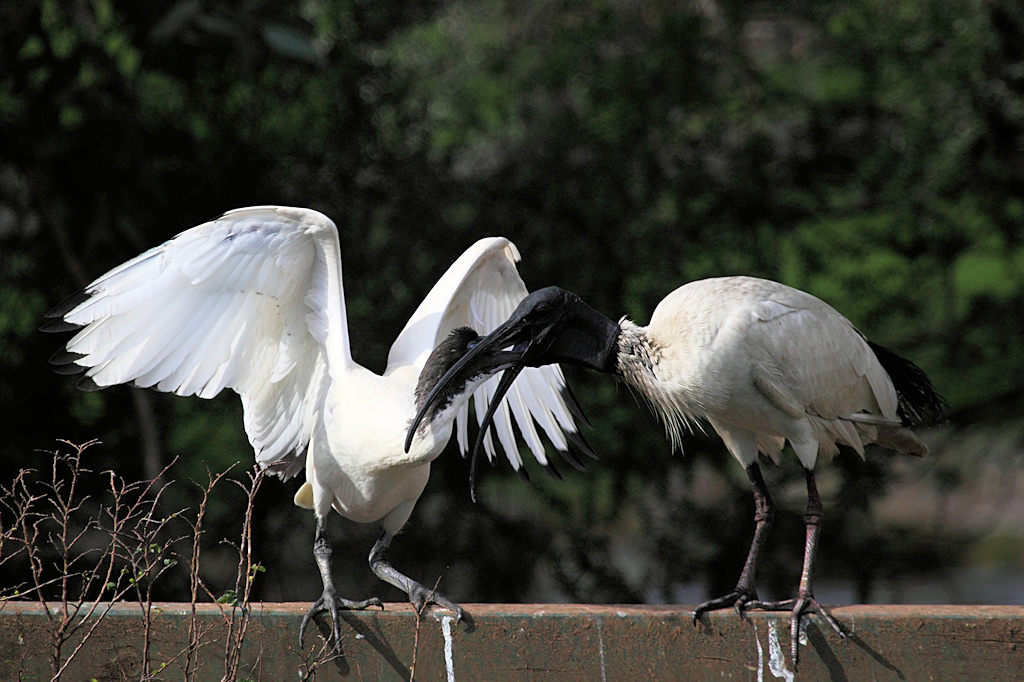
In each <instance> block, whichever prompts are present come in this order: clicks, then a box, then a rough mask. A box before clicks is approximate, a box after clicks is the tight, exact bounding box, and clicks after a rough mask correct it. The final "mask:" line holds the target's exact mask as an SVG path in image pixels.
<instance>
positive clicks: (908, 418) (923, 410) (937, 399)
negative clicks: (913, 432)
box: [868, 341, 949, 426]
mask: <svg viewBox="0 0 1024 682" xmlns="http://www.w3.org/2000/svg"><path fill="white" fill-rule="evenodd" d="M868 345H869V346H870V347H871V350H872V351H873V352H874V353H875V357H876V358H878V362H880V363H881V364H882V368H883V369H884V370H885V371H886V372H887V373H888V374H889V378H890V379H891V380H892V385H893V387H894V388H895V389H896V396H897V398H898V400H899V415H900V417H901V418H902V419H903V421H904V422H905V423H906V424H907V425H908V426H928V425H931V424H940V423H942V422H943V421H945V418H946V417H945V411H946V408H947V407H948V406H949V405H948V403H946V400H945V399H944V398H943V397H942V396H940V395H939V394H938V393H937V392H936V391H935V388H934V387H932V382H931V380H930V379H929V378H928V375H926V374H925V373H924V370H922V369H921V368H920V367H918V366H917V365H915V364H914V363H913V362H911V361H910V360H907V359H906V358H904V357H901V356H900V355H897V354H896V353H894V352H892V351H891V350H889V349H888V348H886V347H885V346H880V345H879V344H877V343H872V342H871V341H868Z"/></svg>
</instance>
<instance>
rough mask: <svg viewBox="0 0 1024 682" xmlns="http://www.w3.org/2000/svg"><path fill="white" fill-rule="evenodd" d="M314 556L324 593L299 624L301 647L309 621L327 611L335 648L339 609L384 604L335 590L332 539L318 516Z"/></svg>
mask: <svg viewBox="0 0 1024 682" xmlns="http://www.w3.org/2000/svg"><path fill="white" fill-rule="evenodd" d="M313 557H314V558H315V559H316V565H317V568H319V569H320V579H321V580H322V581H323V584H324V591H323V594H321V595H320V598H319V599H317V600H316V601H315V602H314V603H313V605H312V606H310V607H309V610H308V611H306V615H305V616H304V617H303V619H302V625H300V626H299V648H302V640H303V638H304V636H305V634H306V626H307V625H309V621H310V620H312V619H313V617H314V616H317V615H319V614H321V613H324V612H325V611H326V612H327V613H329V614H331V622H332V624H333V627H332V632H333V634H334V648H335V649H338V648H339V647H340V646H341V618H340V616H339V615H338V609H339V608H342V609H365V608H367V607H368V606H379V607H380V608H381V609H382V610H383V609H384V604H382V603H381V601H380V599H378V598H377V597H372V598H370V599H364V600H363V601H350V600H348V599H342V598H341V597H339V596H338V595H337V594H336V593H335V591H334V579H333V578H332V577H331V541H330V540H329V539H328V538H327V529H326V519H324V518H322V517H320V516H318V517H317V518H316V538H315V539H314V541H313Z"/></svg>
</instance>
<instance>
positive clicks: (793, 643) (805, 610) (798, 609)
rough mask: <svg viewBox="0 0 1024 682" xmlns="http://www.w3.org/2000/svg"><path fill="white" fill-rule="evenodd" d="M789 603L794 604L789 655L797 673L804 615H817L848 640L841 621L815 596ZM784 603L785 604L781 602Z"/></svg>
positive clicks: (809, 595) (790, 627) (810, 595)
mask: <svg viewBox="0 0 1024 682" xmlns="http://www.w3.org/2000/svg"><path fill="white" fill-rule="evenodd" d="M787 601H788V602H790V603H792V604H793V615H792V616H791V617H790V619H789V653H790V656H791V657H792V659H793V670H794V671H795V670H796V668H797V665H798V664H799V662H800V649H799V644H800V618H801V617H803V616H804V615H807V614H811V613H816V614H818V615H819V616H821V617H822V619H823V620H824V621H825V622H826V623H828V624H829V625H830V626H831V627H832V629H833V630H835V631H836V634H838V635H839V637H840V639H843V640H845V639H846V638H847V636H848V635H847V633H846V630H844V629H843V626H842V625H840V624H839V621H837V620H836V619H835V617H834V616H833V615H832V613H831V612H830V611H829V610H828V609H827V608H825V607H824V606H822V605H821V604H820V603H819V602H818V600H817V599H815V598H814V595H812V594H808V595H804V596H801V597H800V598H799V599H789V600H787ZM779 603H780V604H781V603H784V602H779Z"/></svg>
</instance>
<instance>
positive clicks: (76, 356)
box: [49, 348, 85, 372]
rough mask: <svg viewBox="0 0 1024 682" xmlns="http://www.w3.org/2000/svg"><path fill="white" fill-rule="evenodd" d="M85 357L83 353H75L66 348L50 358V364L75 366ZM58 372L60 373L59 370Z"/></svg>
mask: <svg viewBox="0 0 1024 682" xmlns="http://www.w3.org/2000/svg"><path fill="white" fill-rule="evenodd" d="M84 357H85V355H84V354H83V353H75V352H74V351H69V350H66V349H64V348H61V349H60V350H58V351H57V352H56V353H54V354H53V355H51V356H50V360H49V362H50V364H51V365H71V364H74V363H75V362H78V361H79V360H81V359H82V358H84ZM56 371H58V372H59V371H60V370H59V369H57V370H56Z"/></svg>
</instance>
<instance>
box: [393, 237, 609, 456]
mask: <svg viewBox="0 0 1024 682" xmlns="http://www.w3.org/2000/svg"><path fill="white" fill-rule="evenodd" d="M519 260H520V256H519V251H518V249H516V247H515V244H513V243H512V242H510V241H509V240H507V239H505V238H503V237H489V238H486V239H481V240H480V241H478V242H476V243H475V244H473V245H472V246H470V247H469V248H468V249H466V251H465V252H464V253H463V254H462V255H461V256H459V258H458V260H456V261H455V262H454V263H452V265H451V267H450V268H448V271H447V272H445V273H444V275H443V276H442V277H441V279H439V280H438V281H437V284H435V285H434V287H433V289H431V290H430V293H428V294H427V296H426V298H424V299H423V302H422V303H421V304H420V305H419V307H418V308H417V309H416V312H414V313H413V315H412V317H411V318H410V319H409V322H408V323H407V324H406V325H405V328H404V329H403V330H402V333H401V334H399V335H398V338H397V339H396V340H395V342H394V344H393V345H392V346H391V352H390V353H389V354H388V372H391V371H393V370H394V369H395V368H397V367H401V366H405V365H414V366H416V367H417V368H419V369H422V368H423V365H424V363H425V362H426V360H427V357H428V356H429V355H430V352H431V350H433V349H434V347H435V346H437V345H438V344H439V343H440V342H441V341H442V340H443V339H444V338H445V337H446V336H447V335H448V333H449V332H450V331H451V330H452V329H455V328H456V327H460V326H468V327H472V328H473V329H474V330H475V331H476V332H477V333H479V334H480V335H481V336H484V335H487V334H489V333H490V332H492V331H493V330H494V329H495V328H496V327H498V326H499V325H500V324H501V323H503V322H504V321H505V320H507V319H508V317H509V316H510V315H511V314H512V313H513V311H515V309H516V306H517V305H518V304H519V302H520V301H521V300H523V299H524V298H525V297H526V294H527V290H526V285H525V284H524V283H523V280H522V278H521V277H520V276H519V272H518V270H516V263H517V262H519ZM499 381H500V376H495V377H492V378H491V379H488V380H487V381H486V382H485V383H484V384H482V385H481V386H480V388H478V389H477V390H476V392H475V393H474V394H473V402H474V406H475V410H476V415H477V421H478V422H479V421H481V420H482V418H483V415H484V413H485V412H486V411H487V405H488V404H489V403H490V401H491V398H492V397H493V396H494V392H495V389H496V387H497V385H498V382H499ZM574 413H578V410H577V409H576V408H575V403H574V402H573V398H572V396H571V394H570V393H569V392H568V388H567V387H566V383H565V379H564V377H563V376H562V370H561V369H560V368H559V367H558V365H548V366H545V367H539V368H527V369H524V370H523V372H522V373H521V374H520V375H519V377H518V378H517V379H516V381H515V383H514V384H513V385H512V388H511V389H510V390H509V392H508V393H507V394H506V396H505V398H504V399H503V400H502V402H501V405H500V407H499V408H498V410H497V411H496V412H495V415H494V425H495V429H496V431H497V434H498V440H499V441H501V445H502V447H503V449H504V450H505V456H506V457H507V458H508V460H509V462H510V463H511V464H512V468H513V469H515V470H516V471H519V470H520V468H521V467H522V464H523V462H522V459H521V458H520V456H519V447H518V444H517V442H516V436H515V432H514V430H513V427H512V424H513V419H514V420H515V424H516V426H518V427H519V431H520V433H521V434H522V436H523V439H524V440H525V441H526V444H527V446H528V447H529V448H530V451H531V452H532V453H533V455H534V457H536V458H537V461H538V462H540V463H541V464H542V465H544V466H550V463H549V462H548V459H547V457H546V456H545V454H544V443H543V442H542V441H541V438H540V435H539V432H538V430H537V424H539V425H540V427H541V429H542V430H543V431H544V433H545V434H547V437H548V438H549V439H550V440H551V443H552V444H553V445H554V446H555V448H556V449H558V450H559V451H561V452H563V453H565V455H566V459H567V461H569V462H570V463H573V464H574V465H576V461H575V459H573V458H572V457H571V456H569V442H570V441H571V442H573V443H575V444H577V445H579V446H581V447H582V448H583V449H584V450H586V451H589V449H588V448H586V445H585V443H583V442H582V439H581V438H580V436H579V434H578V428H577V426H576V424H575V422H574V420H573V414H574ZM468 425H469V403H468V402H467V403H465V404H464V405H463V406H462V408H461V409H460V410H459V411H458V414H457V416H456V434H457V439H458V442H459V448H460V449H461V451H462V452H463V453H465V452H466V451H467V449H468V446H469V444H468V438H467V432H468ZM484 447H485V448H486V451H487V456H488V457H489V458H490V459H491V460H492V461H493V459H494V454H495V449H494V444H493V442H492V440H491V437H490V434H488V435H487V437H486V439H485V441H484Z"/></svg>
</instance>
